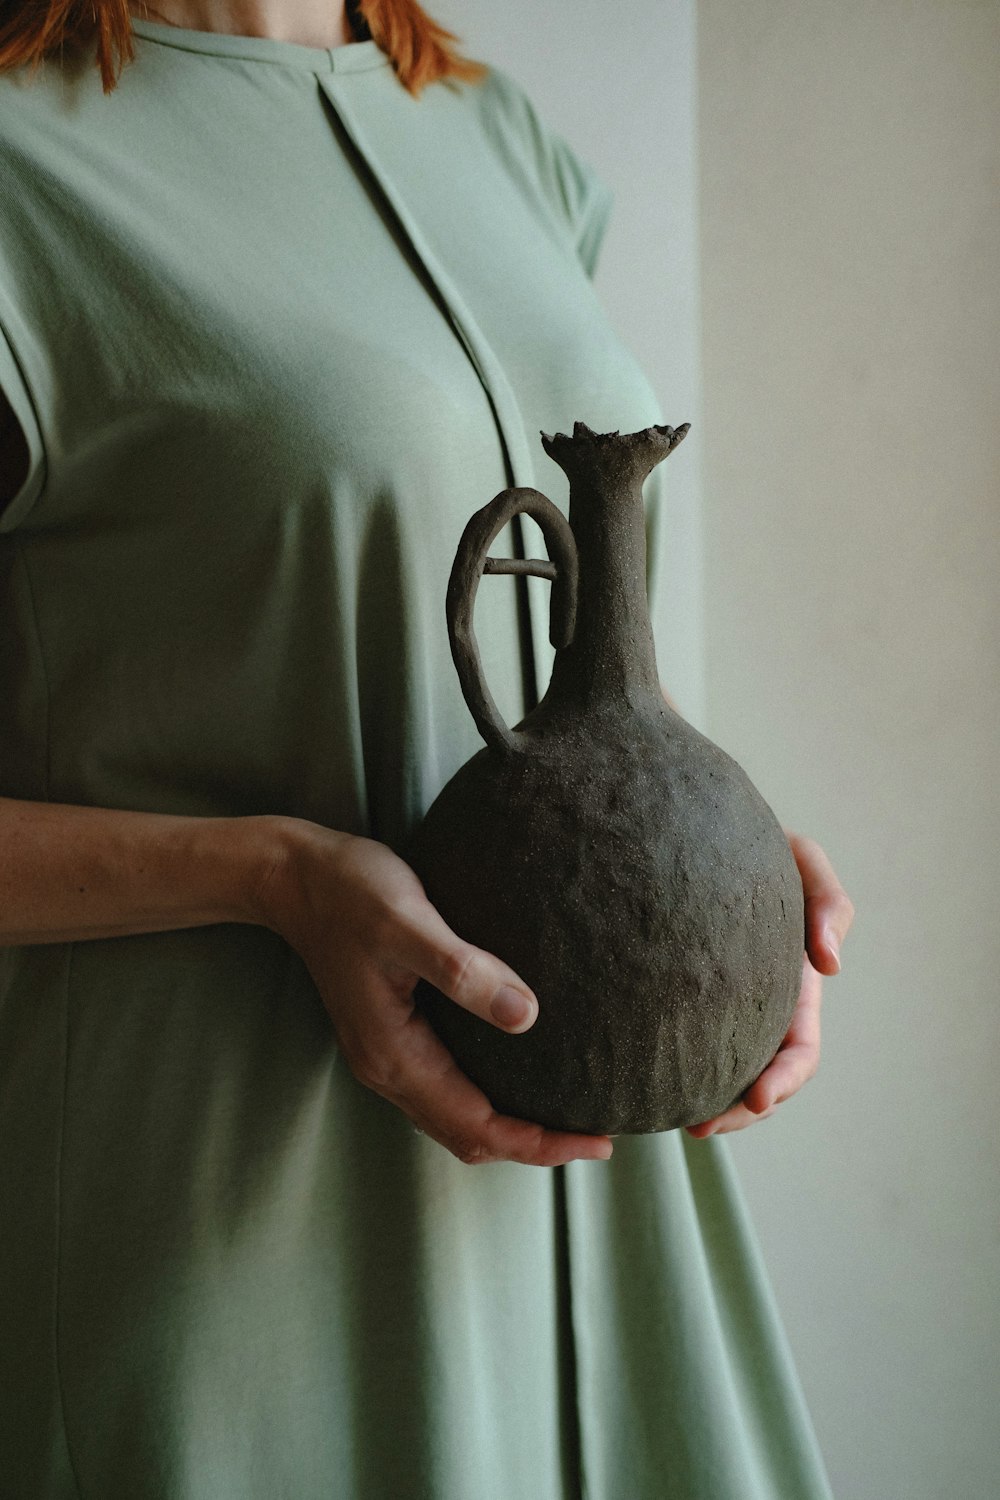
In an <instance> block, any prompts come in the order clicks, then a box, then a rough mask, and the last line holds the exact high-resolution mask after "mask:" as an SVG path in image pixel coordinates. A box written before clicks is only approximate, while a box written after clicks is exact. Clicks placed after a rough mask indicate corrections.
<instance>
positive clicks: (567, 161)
mask: <svg viewBox="0 0 1000 1500" xmlns="http://www.w3.org/2000/svg"><path fill="white" fill-rule="evenodd" d="M469 98H470V104H471V106H472V108H473V109H474V110H475V111H476V114H477V117H478V120H479V123H480V127H481V129H482V130H483V132H484V134H485V135H486V137H487V139H488V140H489V142H490V144H491V145H492V147H493V148H494V149H495V150H496V151H497V152H499V153H500V154H501V155H502V156H503V157H504V159H505V162H506V164H507V166H508V168H509V169H510V170H511V172H512V173H514V175H516V176H518V177H519V179H520V180H521V181H522V184H523V186H524V187H525V189H526V190H527V191H528V192H530V193H531V194H532V195H533V196H534V197H535V198H536V199H537V200H538V201H539V202H540V203H541V204H543V205H544V206H545V208H546V210H547V211H548V212H549V213H550V214H552V215H554V216H555V217H556V218H557V220H558V221H559V222H560V223H561V224H562V225H563V226H564V227H565V228H566V229H567V230H568V231H569V233H570V235H571V237H572V240H573V243H574V246H575V248H576V250H577V253H578V254H579V255H580V258H581V259H582V260H583V262H584V265H585V267H586V269H587V271H588V273H589V274H591V275H592V274H593V271H594V269H595V265H596V260H597V254H598V251H599V248H600V244H601V240H602V239H603V236H604V231H605V229H606V227H607V222H608V219H609V217H610V214H611V209H612V206H613V202H614V195H613V193H612V191H611V189H610V187H609V186H608V184H607V183H606V182H605V180H604V179H603V177H601V175H600V174H599V173H598V171H597V170H596V169H595V167H594V166H593V165H592V163H591V162H590V161H589V160H588V159H587V157H586V156H584V155H582V154H581V153H580V152H579V151H578V150H577V148H576V147H575V146H574V145H572V144H571V143H570V142H569V141H568V140H567V139H566V138H565V137H564V136H563V135H562V134H561V133H560V132H559V131H557V130H556V129H554V128H553V127H552V126H551V125H550V124H549V123H548V121H547V120H546V119H545V117H544V115H543V113H542V112H541V111H540V110H539V109H538V107H537V106H536V105H535V103H534V102H533V101H532V99H531V98H530V97H529V95H528V94H527V92H526V91H525V89H524V88H523V87H522V85H521V84H519V83H518V82H517V81H516V79H514V78H512V77H511V76H510V74H508V73H506V72H504V70H503V69H502V68H498V67H492V66H491V67H490V68H489V70H488V72H487V74H486V76H485V78H484V79H483V80H482V81H481V82H480V83H477V84H474V85H471V86H470V87H469Z"/></svg>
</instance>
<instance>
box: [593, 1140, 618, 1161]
mask: <svg viewBox="0 0 1000 1500" xmlns="http://www.w3.org/2000/svg"><path fill="white" fill-rule="evenodd" d="M614 1149H615V1148H614V1146H612V1144H611V1142H610V1141H608V1143H607V1145H606V1146H599V1147H598V1149H597V1156H596V1158H595V1160H596V1161H610V1160H611V1153H612V1151H614Z"/></svg>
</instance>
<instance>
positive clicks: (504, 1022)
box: [490, 984, 535, 1026]
mask: <svg viewBox="0 0 1000 1500" xmlns="http://www.w3.org/2000/svg"><path fill="white" fill-rule="evenodd" d="M534 1009H535V1007H534V1006H533V1005H532V1003H531V1001H530V1000H529V999H528V997H527V995H522V994H521V991H520V990H515V989H513V988H512V986H511V985H509V984H505V985H503V986H502V987H501V988H500V989H498V990H497V992H496V994H495V995H494V996H493V1003H492V1005H491V1006H490V1015H491V1016H492V1017H493V1019H494V1021H498V1022H499V1024H500V1025H501V1026H523V1025H524V1024H525V1022H526V1021H528V1020H530V1019H531V1017H532V1015H533V1014H534Z"/></svg>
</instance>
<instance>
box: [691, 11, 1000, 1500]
mask: <svg viewBox="0 0 1000 1500" xmlns="http://www.w3.org/2000/svg"><path fill="white" fill-rule="evenodd" d="M698 21H699V59H700V76H699V82H700V117H699V118H700V142H701V147H700V185H701V204H702V215H701V228H702V236H701V245H702V278H703V303H702V307H703V333H704V337H703V360H704V411H705V440H704V441H705V498H704V520H705V547H706V629H707V643H706V659H707V692H708V698H707V704H708V732H709V733H710V734H711V735H712V736H713V737H714V738H716V739H717V740H719V742H720V743H722V744H723V745H725V746H726V748H727V749H729V750H730V751H731V752H732V753H733V754H735V755H736V757H737V759H739V760H740V761H742V763H743V764H744V765H745V766H746V767H747V769H748V771H749V772H750V774H751V776H752V777H753V778H754V779H755V780H756V781H757V783H758V785H759V786H760V787H761V790H762V791H764V793H765V795H766V796H767V797H768V798H769V800H771V801H772V803H773V805H774V806H775V808H776V809H778V811H779V812H780V815H781V816H782V818H783V819H784V820H785V821H786V822H787V823H789V824H791V825H792V826H794V827H798V828H801V829H802V830H803V831H805V832H808V833H811V834H813V835H814V836H815V837H816V838H818V839H819V840H820V841H821V842H822V843H823V844H824V845H825V846H826V847H827V849H828V850H829V852H830V854H831V856H832V858H833V860H834V862H835V864H836V866H837V868H838V870H839V872H840V874H841V878H842V879H843V881H844V883H845V885H846V886H847V887H848V889H849V891H850V893H851V895H852V896H853V898H854V901H855V903H856V905H857V908H858V916H857V920H856V924H855V930H854V932H853V933H852V935H851V938H850V940H849V945H848V946H847V948H846V949H845V955H844V957H845V965H844V970H843V973H842V974H841V975H840V976H839V977H838V978H837V979H836V980H834V981H832V982H828V983H827V985H826V997H825V1006H824V1009H825V1058H824V1063H823V1068H822V1070H821V1073H820V1074H819V1076H818V1077H817V1079H816V1080H815V1081H814V1082H813V1083H812V1084H811V1085H810V1086H809V1089H808V1090H807V1091H806V1092H805V1093H804V1094H803V1095H802V1096H800V1098H799V1099H797V1100H795V1101H793V1102H792V1103H790V1104H789V1105H788V1106H787V1107H786V1109H785V1110H783V1111H781V1112H779V1114H778V1116H776V1117H775V1119H774V1120H772V1121H769V1122H767V1123H766V1124H765V1125H763V1126H761V1127H759V1136H758V1132H757V1131H756V1130H755V1131H751V1132H749V1133H748V1134H747V1135H746V1136H744V1137H742V1138H739V1139H738V1141H737V1143H736V1147H735V1155H736V1160H737V1163H738V1165H739V1168H740V1172H741V1176H742V1179H743V1182H744V1185H745V1187H746V1189H747V1192H748V1196H749V1198H750V1201H751V1207H752V1208H753V1210H754V1214H755V1219H756V1222H757V1224H758V1227H759V1229H760V1232H761V1235H762V1238H763V1240H764V1244H765V1250H766V1253H767V1257H768V1262H769V1264H770V1266H771V1269H772V1274H773V1276H774V1279H775V1283H776V1287H777V1291H778V1296H779V1301H780V1303H781V1306H782V1308H783V1310H784V1312H785V1315H786V1319H787V1324H788V1329H789V1334H790V1337H791V1339H792V1343H793V1345H794V1347H795V1350H796V1353H797V1356H798V1359H799V1364H800V1369H801V1371H802V1375H803V1380H804V1383H805V1386H806V1390H807V1394H808V1397H809V1399H810V1403H811V1405H812V1408H813V1411H814V1415H815V1418H816V1422H817V1427H818V1429H819V1433H820V1437H821V1440H822V1442H823V1446H824V1450H825V1452H826V1455H827V1460H828V1463H829V1465H830V1468H831V1472H832V1478H833V1481H834V1487H835V1491H836V1493H837V1495H838V1500H945V1497H947V1500H986V1497H992V1496H994V1495H997V1494H1000V1425H998V1422H997V1409H998V1408H997V1401H998V1389H1000V1384H998V1370H1000V1291H998V1288H1000V1212H998V1204H1000V1191H998V1171H1000V1152H998V1134H1000V1132H998V1119H1000V1089H998V1085H997V1066H998V1062H1000V1048H998V1045H997V1041H998V998H1000V993H998V991H1000V982H998V974H1000V938H998V926H1000V924H998V906H1000V799H998V796H997V790H996V766H997V761H998V745H1000V671H998V648H1000V463H998V458H1000V442H998V432H1000V5H998V4H996V3H995V0H993V3H979V4H976V3H961V0H875V3H872V0H866V3H845V0H825V3H823V4H820V3H810V0H740V3H739V4H738V5H736V4H733V3H731V0H705V3H703V4H702V5H700V6H699V7H698Z"/></svg>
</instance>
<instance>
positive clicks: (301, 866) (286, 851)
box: [240, 814, 350, 939]
mask: <svg viewBox="0 0 1000 1500" xmlns="http://www.w3.org/2000/svg"><path fill="white" fill-rule="evenodd" d="M240 821H241V822H243V823H245V824H246V825H248V826H247V827H246V829H245V831H244V832H245V883H244V893H243V901H244V905H245V909H246V911H247V913H248V915H247V916H246V917H245V919H244V920H246V921H249V922H254V923H257V924H258V925H259V926H261V927H268V928H270V930H271V931H272V932H276V933H278V934H279V935H280V936H281V937H285V938H288V939H291V934H292V932H293V930H294V928H295V925H296V923H295V914H296V912H298V911H300V910H301V907H302V903H303V900H304V899H305V898H304V892H305V890H306V888H307V884H308V881H307V870H308V866H309V863H310V859H311V857H312V856H314V855H315V853H316V851H317V847H318V845H319V844H322V846H323V852H324V853H325V855H326V857H327V858H329V854H330V846H331V845H334V844H337V843H339V842H341V841H346V840H347V839H349V838H350V835H349V834H346V833H338V832H336V831H335V830H333V829H331V828H324V827H321V826H320V825H319V824H317V823H311V822H310V821H309V820H308V819H306V818H293V817H288V816H285V815H284V814H266V815H261V816H258V817H252V818H243V819H241V820H240Z"/></svg>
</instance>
